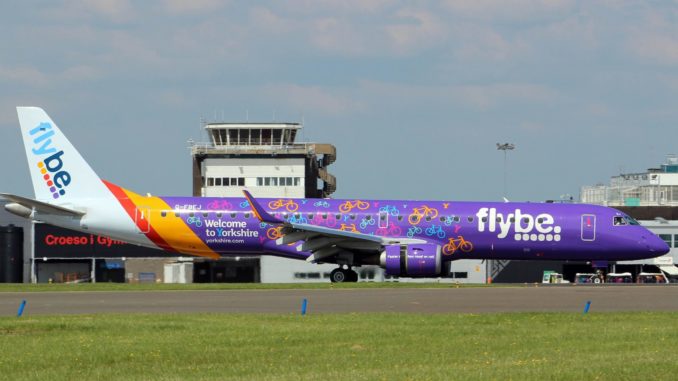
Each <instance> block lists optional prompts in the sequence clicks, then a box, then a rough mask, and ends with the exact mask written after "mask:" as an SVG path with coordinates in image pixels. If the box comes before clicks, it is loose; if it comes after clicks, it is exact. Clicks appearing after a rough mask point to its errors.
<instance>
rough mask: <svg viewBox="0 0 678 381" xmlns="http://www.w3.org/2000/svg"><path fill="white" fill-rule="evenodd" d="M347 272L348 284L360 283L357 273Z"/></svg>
mask: <svg viewBox="0 0 678 381" xmlns="http://www.w3.org/2000/svg"><path fill="white" fill-rule="evenodd" d="M347 272H348V276H347V277H346V278H347V280H346V281H347V282H357V281H358V273H357V272H355V271H353V270H347Z"/></svg>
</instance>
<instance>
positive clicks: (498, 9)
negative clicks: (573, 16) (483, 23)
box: [443, 0, 575, 22]
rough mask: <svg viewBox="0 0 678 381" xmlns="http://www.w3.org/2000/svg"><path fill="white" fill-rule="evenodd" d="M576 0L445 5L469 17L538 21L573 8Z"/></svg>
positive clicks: (466, 0)
mask: <svg viewBox="0 0 678 381" xmlns="http://www.w3.org/2000/svg"><path fill="white" fill-rule="evenodd" d="M574 4H575V2H574V0H446V1H443V6H444V7H445V8H446V9H448V10H449V11H451V12H452V13H453V14H454V15H457V16H461V17H465V18H469V19H480V20H488V19H495V20H496V19H499V20H516V21H517V20H520V21H532V22H534V21H536V20H537V19H540V18H544V17H552V16H554V15H560V14H562V13H563V12H565V11H568V10H570V9H572V8H573V6H574Z"/></svg>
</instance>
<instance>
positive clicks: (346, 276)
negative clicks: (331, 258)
mask: <svg viewBox="0 0 678 381" xmlns="http://www.w3.org/2000/svg"><path fill="white" fill-rule="evenodd" d="M330 280H331V281H332V283H348V282H357V281H358V273H357V272H355V271H353V270H351V268H350V267H346V268H344V267H339V268H336V269H334V270H332V272H331V273H330Z"/></svg>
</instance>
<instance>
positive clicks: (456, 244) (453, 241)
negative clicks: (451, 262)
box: [443, 236, 473, 255]
mask: <svg viewBox="0 0 678 381" xmlns="http://www.w3.org/2000/svg"><path fill="white" fill-rule="evenodd" d="M457 250H461V251H463V252H464V253H468V252H470V251H471V250H473V244H472V243H471V241H467V240H465V239H464V237H462V236H457V238H450V241H449V242H448V243H447V244H445V246H443V255H452V254H454V253H455V252H456V251H457Z"/></svg>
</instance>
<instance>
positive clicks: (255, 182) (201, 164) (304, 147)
mask: <svg viewBox="0 0 678 381" xmlns="http://www.w3.org/2000/svg"><path fill="white" fill-rule="evenodd" d="M204 128H205V131H206V132H207V134H208V136H209V142H208V143H197V144H196V143H194V144H192V146H191V155H192V157H193V195H194V196H203V197H241V196H242V190H243V189H245V188H246V189H248V190H249V191H250V192H252V194H253V195H254V196H255V197H287V198H304V197H307V198H326V197H329V196H330V195H331V194H332V193H334V191H335V190H336V189H337V183H336V178H335V177H334V176H332V175H331V174H330V173H329V172H328V171H327V167H328V166H329V165H330V164H332V163H333V162H334V161H335V160H336V157H337V155H336V148H335V147H334V146H333V145H331V144H320V143H296V142H295V139H296V137H297V135H298V134H299V132H300V131H301V129H302V128H303V126H302V125H301V124H299V123H205V125H204Z"/></svg>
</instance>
